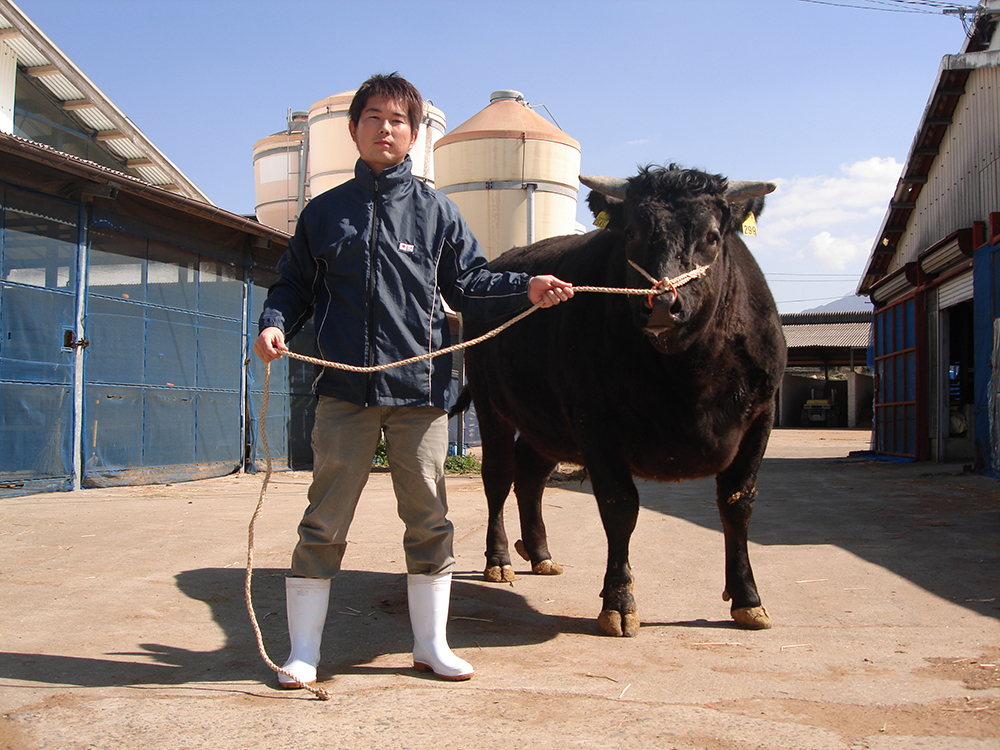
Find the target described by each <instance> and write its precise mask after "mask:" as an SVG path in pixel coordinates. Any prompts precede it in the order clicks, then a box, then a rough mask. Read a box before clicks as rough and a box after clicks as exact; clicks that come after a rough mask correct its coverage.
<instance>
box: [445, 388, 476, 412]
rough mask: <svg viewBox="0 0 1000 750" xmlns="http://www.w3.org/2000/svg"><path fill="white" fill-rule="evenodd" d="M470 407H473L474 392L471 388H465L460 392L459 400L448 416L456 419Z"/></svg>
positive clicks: (456, 400)
mask: <svg viewBox="0 0 1000 750" xmlns="http://www.w3.org/2000/svg"><path fill="white" fill-rule="evenodd" d="M470 406H472V392H471V391H470V390H469V386H464V387H463V388H462V390H460V391H459V392H458V398H457V399H455V404H454V406H452V407H451V411H449V412H448V416H449V417H454V416H456V415H458V414H461V413H462V412H463V411H465V410H466V409H468V408H469V407H470Z"/></svg>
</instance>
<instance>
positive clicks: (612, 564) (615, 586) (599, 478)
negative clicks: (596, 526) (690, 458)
mask: <svg viewBox="0 0 1000 750" xmlns="http://www.w3.org/2000/svg"><path fill="white" fill-rule="evenodd" d="M589 432H590V433H591V434H590V435H585V437H584V439H583V440H581V441H580V442H581V443H584V444H585V445H586V446H587V449H586V450H585V451H584V463H585V466H586V468H587V472H588V473H589V474H590V481H591V485H592V486H593V488H594V497H595V498H596V499H597V508H598V510H599V511H600V513H601V522H602V523H603V525H604V533H605V535H606V536H607V538H608V566H607V569H606V571H605V574H604V589H603V590H602V591H601V596H602V597H603V599H604V607H603V609H602V610H601V614H600V616H598V618H597V624H598V626H599V627H600V628H601V630H602V631H603V632H605V633H607V634H608V635H627V636H633V635H636V634H637V633H638V632H639V615H638V613H637V612H636V606H635V598H634V597H633V596H632V568H631V566H630V565H629V562H628V546H629V540H630V539H631V538H632V532H633V531H634V530H635V524H636V520H637V519H638V517H639V492H638V490H636V488H635V483H634V482H633V481H632V473H631V471H630V470H629V466H628V462H627V461H626V460H625V459H624V457H623V456H620V455H617V454H616V453H615V452H614V451H613V450H612V449H611V446H612V445H614V443H615V441H614V440H613V438H611V434H610V432H609V431H608V430H604V429H596V430H590V431H589Z"/></svg>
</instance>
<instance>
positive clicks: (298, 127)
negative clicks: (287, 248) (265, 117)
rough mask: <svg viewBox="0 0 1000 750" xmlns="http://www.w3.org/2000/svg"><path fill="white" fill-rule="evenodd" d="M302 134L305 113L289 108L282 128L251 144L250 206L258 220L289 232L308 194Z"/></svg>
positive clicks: (303, 131) (293, 226) (293, 227)
mask: <svg viewBox="0 0 1000 750" xmlns="http://www.w3.org/2000/svg"><path fill="white" fill-rule="evenodd" d="M306 137H307V134H306V113H305V112H293V113H289V116H288V128H287V129H286V130H285V131H283V132H281V133H275V134H274V135H269V136H267V137H266V138H261V139H260V140H259V141H257V142H256V143H255V144H254V147H253V175H254V195H255V199H256V200H255V207H254V209H255V212H256V214H257V221H259V222H260V223H261V224H266V225H267V226H269V227H274V228H275V229H280V230H282V231H285V232H289V233H291V232H293V231H294V230H295V222H296V220H297V219H298V216H299V212H300V211H301V210H302V206H304V205H305V203H306V201H308V200H309V197H310V196H309V188H308V185H307V183H306V179H305V175H304V174H303V171H304V170H305V165H306V160H305V144H306Z"/></svg>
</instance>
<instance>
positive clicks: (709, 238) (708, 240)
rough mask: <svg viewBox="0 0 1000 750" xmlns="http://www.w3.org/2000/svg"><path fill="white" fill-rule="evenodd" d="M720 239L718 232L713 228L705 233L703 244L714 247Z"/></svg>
mask: <svg viewBox="0 0 1000 750" xmlns="http://www.w3.org/2000/svg"><path fill="white" fill-rule="evenodd" d="M720 239H722V238H721V237H719V233H718V232H716V231H714V230H713V231H710V232H709V233H708V234H706V235H705V244H706V245H708V246H709V247H715V246H716V245H718V244H719V240H720Z"/></svg>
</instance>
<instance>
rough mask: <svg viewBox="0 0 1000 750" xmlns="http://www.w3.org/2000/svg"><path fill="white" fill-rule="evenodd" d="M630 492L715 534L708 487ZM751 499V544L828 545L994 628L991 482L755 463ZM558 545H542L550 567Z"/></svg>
mask: <svg viewBox="0 0 1000 750" xmlns="http://www.w3.org/2000/svg"><path fill="white" fill-rule="evenodd" d="M557 486H558V487H559V488H560V489H562V490H570V491H577V492H580V493H581V494H582V495H584V496H585V497H581V498H580V501H581V502H594V500H593V497H592V495H591V487H590V484H589V483H587V482H580V481H579V480H577V481H561V482H559V483H558V485H557ZM637 486H638V488H639V497H640V502H641V504H642V507H644V508H647V509H648V510H652V511H655V512H657V513H662V514H664V515H669V516H673V517H675V518H680V519H683V520H685V521H689V522H691V523H695V524H698V525H699V526H703V527H705V528H708V529H712V530H715V531H719V532H720V535H721V531H722V524H721V522H720V520H719V515H718V511H717V509H716V505H715V479H714V478H707V479H699V480H694V481H688V482H681V483H677V484H663V483H658V482H641V481H639V482H637ZM757 490H758V498H757V501H756V503H755V507H754V514H753V519H752V520H751V523H750V541H751V542H752V543H755V544H762V545H819V544H832V545H836V546H838V547H841V548H843V549H845V550H847V551H849V552H851V553H852V554H854V555H857V556H858V557H860V558H862V559H864V560H867V561H869V562H871V563H874V564H875V565H878V566H880V567H883V568H885V569H887V570H889V571H891V572H893V573H896V574H898V575H900V576H902V577H904V578H906V579H908V580H910V581H912V582H913V583H915V584H917V585H918V586H921V587H922V588H924V589H925V590H927V591H930V592H931V593H934V594H937V595H938V596H941V597H943V598H945V599H948V600H950V601H952V602H954V603H956V604H960V605H961V606H964V607H967V608H968V609H971V610H973V611H975V612H978V613H979V614H983V615H987V616H989V617H993V618H997V619H1000V578H998V577H997V575H996V571H998V570H1000V545H998V544H997V540H998V539H1000V482H997V480H995V479H991V478H989V477H986V476H982V475H978V474H964V473H962V471H961V469H960V468H958V467H954V466H940V465H934V464H926V463H924V464H913V463H892V462H884V461H875V460H870V459H868V458H842V459H806V458H773V459H764V462H763V464H762V465H761V470H760V473H759V474H758V481H757ZM511 502H513V500H511ZM640 523H641V520H640ZM511 531H513V530H511ZM512 538H516V537H513V536H512ZM567 543H569V541H568V540H560V539H550V547H551V549H552V550H553V555H554V557H556V559H558V557H559V554H558V549H559V547H560V546H561V545H562V544H567ZM719 544H720V545H721V544H722V540H721V536H720V539H719ZM752 561H753V558H752V553H751V562H752ZM720 573H721V571H720Z"/></svg>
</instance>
